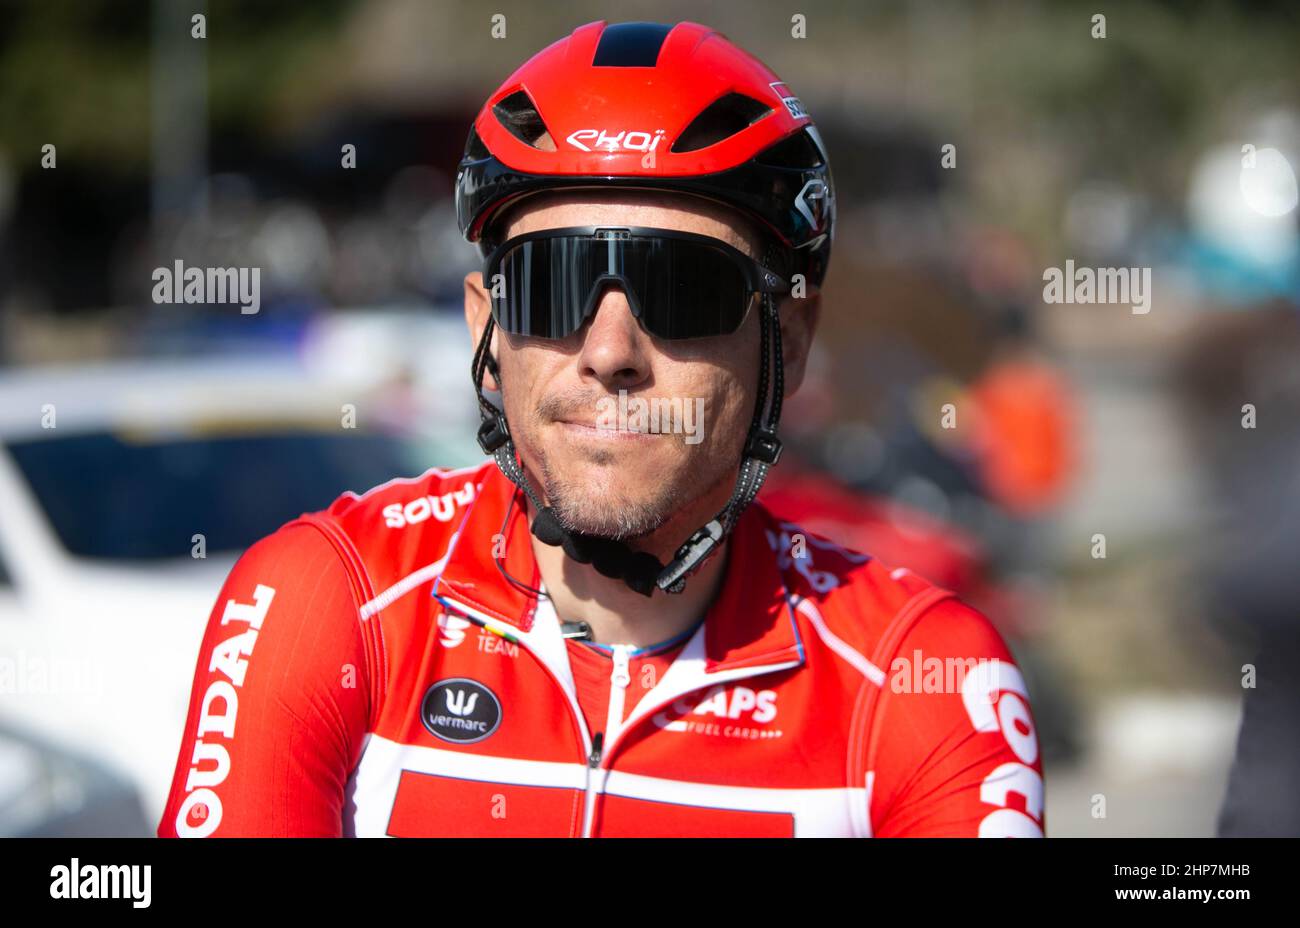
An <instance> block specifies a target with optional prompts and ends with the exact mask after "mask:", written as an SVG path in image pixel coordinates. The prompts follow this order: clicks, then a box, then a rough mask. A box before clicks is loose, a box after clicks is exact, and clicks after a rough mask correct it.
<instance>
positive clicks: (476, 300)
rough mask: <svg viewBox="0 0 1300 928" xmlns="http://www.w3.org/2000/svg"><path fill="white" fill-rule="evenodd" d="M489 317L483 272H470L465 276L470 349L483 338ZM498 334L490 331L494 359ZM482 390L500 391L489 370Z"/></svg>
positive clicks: (488, 304)
mask: <svg viewBox="0 0 1300 928" xmlns="http://www.w3.org/2000/svg"><path fill="white" fill-rule="evenodd" d="M491 317H492V303H491V300H490V298H489V295H488V292H487V290H486V289H484V287H483V272H482V271H470V272H469V273H468V274H466V275H465V324H466V325H467V326H469V338H470V346H471V348H473V349H477V348H478V343H479V341H480V340H481V339H482V338H483V329H484V327H485V326H486V325H487V323H488V319H490V318H491ZM499 334H501V330H500V329H498V328H495V327H494V328H493V329H492V344H491V345H489V346H488V351H489V352H490V353H491V355H492V357H493V358H494V359H495V358H496V357H497V336H498V335H499ZM483 389H484V390H500V389H501V386H500V384H498V383H497V379H496V378H495V377H493V376H492V372H491V370H486V371H484V372H483Z"/></svg>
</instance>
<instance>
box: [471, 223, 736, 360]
mask: <svg viewBox="0 0 1300 928" xmlns="http://www.w3.org/2000/svg"><path fill="white" fill-rule="evenodd" d="M611 273H612V274H614V275H618V276H621V277H622V278H623V279H624V280H625V281H626V285H627V289H628V290H629V291H630V294H631V297H632V300H633V302H634V303H635V304H636V305H637V306H638V307H639V308H640V314H641V322H642V325H644V326H645V329H646V331H647V332H649V333H650V334H651V335H654V336H656V337H657V338H665V339H678V338H702V337H707V336H711V335H725V334H729V333H731V332H734V331H735V330H736V329H737V328H738V327H739V326H740V323H741V321H743V319H744V317H745V312H746V310H747V309H748V307H749V297H750V293H749V287H748V284H747V283H746V280H745V273H744V271H743V269H742V268H741V267H740V266H739V265H738V264H737V263H736V261H735V259H734V258H733V257H732V256H731V255H729V254H728V253H726V252H724V251H722V250H721V249H718V248H713V247H711V246H709V245H707V244H705V243H702V242H694V241H687V240H681V239H672V238H649V237H636V238H631V239H623V240H618V241H609V240H605V239H594V238H592V237H591V236H587V235H574V236H555V237H551V238H539V239H534V240H533V241H526V242H520V243H519V244H518V245H516V246H515V247H513V248H511V249H508V250H507V251H506V253H505V254H504V255H502V256H501V258H500V260H499V261H498V263H497V266H496V267H495V268H489V275H496V274H500V275H502V285H501V292H502V294H503V295H502V296H501V297H498V298H494V299H493V301H492V307H493V314H494V316H495V317H496V321H497V324H498V325H499V326H501V328H502V329H504V330H505V331H506V332H509V333H511V334H512V335H529V336H536V337H540V338H565V337H566V336H568V335H571V334H572V333H573V332H575V331H577V330H578V329H579V328H581V326H582V322H583V311H584V309H585V308H586V306H587V301H588V300H589V299H590V298H591V294H592V290H593V288H594V287H596V286H597V283H598V282H599V281H600V279H601V278H602V277H604V276H606V275H609V274H611ZM485 285H486V286H487V287H488V288H489V289H490V290H491V289H494V288H495V285H496V282H495V281H494V280H493V279H492V276H490V277H489V279H488V280H487V281H486V282H485Z"/></svg>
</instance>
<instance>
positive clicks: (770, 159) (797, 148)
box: [754, 129, 824, 170]
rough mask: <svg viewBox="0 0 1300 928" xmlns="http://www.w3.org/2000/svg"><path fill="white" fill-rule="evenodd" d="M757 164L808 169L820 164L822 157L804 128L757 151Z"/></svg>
mask: <svg viewBox="0 0 1300 928" xmlns="http://www.w3.org/2000/svg"><path fill="white" fill-rule="evenodd" d="M754 160H755V161H757V162H758V163H759V164H767V165H771V166H772V167H774V168H796V169H800V170H809V169H811V168H818V167H821V166H822V163H823V161H824V159H823V158H822V153H821V150H820V149H818V147H817V144H816V143H815V142H814V141H813V140H812V139H811V138H809V137H808V131H807V130H806V129H804V130H801V131H799V132H796V133H795V134H794V135H792V136H790V137H789V138H786V139H782V140H781V141H779V142H777V143H776V144H775V145H773V146H771V147H769V148H766V149H764V150H763V151H761V152H759V153H758V155H757V156H756V157H755V158H754Z"/></svg>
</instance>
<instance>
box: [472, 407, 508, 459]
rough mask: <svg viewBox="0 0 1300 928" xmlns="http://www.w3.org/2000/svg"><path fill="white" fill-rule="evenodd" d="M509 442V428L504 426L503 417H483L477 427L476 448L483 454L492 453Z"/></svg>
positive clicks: (504, 420) (498, 415)
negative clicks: (480, 449)
mask: <svg viewBox="0 0 1300 928" xmlns="http://www.w3.org/2000/svg"><path fill="white" fill-rule="evenodd" d="M509 440H510V428H509V427H508V426H507V425H506V419H505V416H502V415H500V414H499V413H498V414H495V415H493V416H491V417H488V416H484V417H483V421H482V422H481V423H479V427H478V446H479V447H480V448H482V449H483V453H484V454H492V453H494V452H495V451H496V450H497V449H498V448H500V447H501V446H502V445H504V444H505V443H506V442H508V441H509Z"/></svg>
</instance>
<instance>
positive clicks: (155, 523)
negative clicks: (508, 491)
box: [0, 430, 440, 578]
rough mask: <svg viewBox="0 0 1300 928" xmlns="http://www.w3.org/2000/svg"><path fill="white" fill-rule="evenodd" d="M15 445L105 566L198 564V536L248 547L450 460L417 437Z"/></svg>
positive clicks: (40, 490) (98, 438)
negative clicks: (191, 560)
mask: <svg viewBox="0 0 1300 928" xmlns="http://www.w3.org/2000/svg"><path fill="white" fill-rule="evenodd" d="M8 449H9V451H10V453H11V454H12V456H13V458H14V460H15V461H16V462H17V464H18V469H19V470H20V471H21V472H22V474H23V475H24V477H25V478H26V480H27V481H28V483H30V485H31V487H32V491H33V493H34V494H35V496H36V499H37V500H38V502H39V503H40V506H41V508H42V509H43V510H44V511H45V513H46V515H47V517H48V518H49V520H50V523H51V525H52V526H53V528H54V531H55V532H56V533H57V535H58V537H59V539H60V540H61V542H62V543H63V545H64V547H65V548H66V549H67V550H68V552H69V553H71V554H73V555H76V556H79V557H86V558H94V559H105V560H149V559H160V558H179V557H189V556H191V548H192V547H193V545H194V541H193V535H194V534H195V533H196V532H201V533H202V534H203V535H204V537H205V543H206V547H207V550H208V552H218V551H240V550H243V549H244V548H246V547H248V546H249V545H251V544H252V543H253V542H254V541H256V540H257V539H258V538H260V537H262V536H263V535H267V534H269V533H271V532H273V531H275V530H276V529H277V528H279V527H280V526H281V525H283V524H284V523H285V522H287V521H289V520H290V519H293V518H295V517H297V516H298V515H300V514H302V513H304V512H309V511H312V510H316V509H321V508H324V507H325V506H328V505H329V504H330V503H331V502H332V501H333V500H334V498H335V497H337V496H338V495H339V494H341V493H343V492H344V491H346V490H353V491H355V492H364V491H365V490H367V489H369V488H371V487H372V486H375V485H377V484H379V483H382V482H384V481H386V480H389V479H391V478H392V477H393V476H395V475H414V474H418V473H420V472H422V471H423V470H425V469H427V467H428V466H429V462H432V461H438V460H439V459H440V457H439V451H438V448H437V447H436V445H435V446H432V447H431V446H430V444H429V443H425V442H421V441H417V440H415V439H413V438H409V437H404V436H399V435H389V434H382V433H374V432H371V433H364V432H355V431H332V432H330V431H323V430H320V431H309V430H297V431H294V430H283V431H274V432H258V433H254V434H233V435H203V436H201V437H193V436H191V435H184V436H175V435H169V436H156V437H149V438H145V439H141V438H139V437H137V436H131V437H125V436H122V435H118V434H113V433H110V432H91V433H84V434H78V435H72V436H63V437H57V438H40V439H36V440H23V441H13V442H11V443H9V445H8ZM2 577H3V567H2V566H0V578H2Z"/></svg>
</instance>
